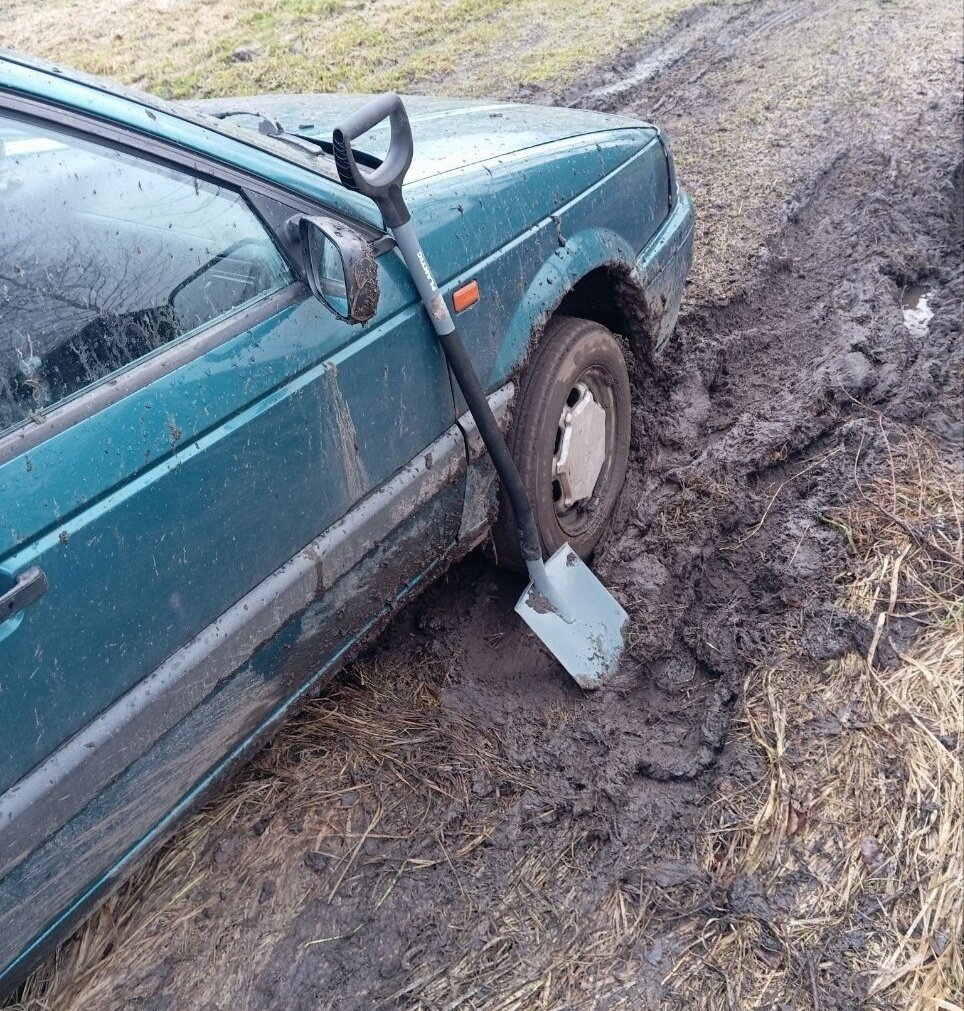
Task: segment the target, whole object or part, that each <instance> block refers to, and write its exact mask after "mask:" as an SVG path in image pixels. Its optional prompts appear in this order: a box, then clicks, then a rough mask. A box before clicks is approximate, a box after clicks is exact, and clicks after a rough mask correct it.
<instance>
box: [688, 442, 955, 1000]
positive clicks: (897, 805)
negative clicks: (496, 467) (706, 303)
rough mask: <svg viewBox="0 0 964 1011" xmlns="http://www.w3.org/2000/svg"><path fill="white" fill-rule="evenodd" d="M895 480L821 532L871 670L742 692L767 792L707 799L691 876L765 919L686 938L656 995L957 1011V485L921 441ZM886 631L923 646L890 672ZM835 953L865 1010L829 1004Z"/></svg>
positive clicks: (766, 674)
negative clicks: (758, 897)
mask: <svg viewBox="0 0 964 1011" xmlns="http://www.w3.org/2000/svg"><path fill="white" fill-rule="evenodd" d="M896 473H897V475H898V477H897V478H896V479H895V480H894V481H893V482H892V483H888V484H886V485H885V484H881V485H880V486H878V487H876V488H874V489H870V490H868V491H867V500H866V501H864V502H862V503H861V505H859V506H858V507H857V508H855V509H853V510H852V511H850V513H849V514H848V515H846V516H843V517H839V518H836V519H835V521H834V525H835V526H839V527H842V528H844V529H846V530H848V531H850V538H851V542H852V543H853V545H854V548H855V551H856V556H857V559H858V565H859V568H858V574H857V577H856V578H855V579H854V580H853V582H852V584H851V585H850V587H849V590H848V592H847V593H846V595H845V598H844V600H843V601H842V604H843V606H844V607H846V608H848V609H849V610H852V611H855V612H858V613H862V614H864V615H865V616H866V617H867V618H868V619H870V621H871V623H872V625H873V627H874V628H875V629H876V633H875V635H874V637H873V639H872V641H871V643H870V646H869V648H868V650H867V653H866V654H865V655H857V654H849V655H848V656H846V657H844V658H842V659H840V660H837V661H833V662H832V663H830V664H828V665H827V666H826V668H825V669H824V671H823V674H822V676H821V677H820V679H819V680H818V681H817V682H816V683H814V680H813V677H812V674H811V673H810V672H809V671H807V670H804V669H799V670H798V669H793V668H788V667H783V668H780V669H768V670H762V671H756V672H754V675H753V676H752V677H751V678H749V679H748V681H747V684H746V686H745V691H746V697H745V706H744V710H743V714H742V717H741V727H740V730H739V733H740V734H741V735H742V737H743V740H744V742H745V743H746V745H747V747H748V748H749V749H750V750H751V751H752V752H755V753H756V755H757V756H758V757H759V759H760V761H761V763H762V765H763V768H764V769H765V774H764V776H763V778H762V780H761V781H760V782H759V783H757V784H756V786H755V788H753V789H751V790H749V791H744V792H739V791H734V790H732V789H728V788H727V785H726V782H725V781H724V782H723V783H722V784H721V791H720V792H721V798H720V800H719V802H718V804H717V807H716V810H715V812H714V815H713V817H712V818H711V821H710V825H709V827H708V830H707V832H706V833H705V835H704V837H703V859H704V865H705V866H706V868H707V870H708V871H709V872H710V873H712V875H713V876H714V878H715V879H716V880H717V881H718V882H719V886H720V887H721V888H724V889H726V888H733V887H734V885H735V884H736V883H745V882H747V881H752V882H756V883H758V884H759V886H760V887H761V889H762V891H763V892H764V893H765V894H766V895H767V896H770V897H776V901H775V902H773V903H771V904H768V905H767V906H766V907H765V908H763V909H761V910H754V909H753V908H752V907H751V908H749V909H747V911H746V912H745V914H744V915H741V916H734V915H732V912H729V913H727V914H724V915H720V916H718V917H710V918H709V919H708V920H707V921H706V922H705V923H704V925H703V927H702V930H701V931H700V932H699V933H698V935H696V936H694V937H693V938H692V939H691V942H690V945H689V946H688V948H687V949H686V954H685V956H684V957H683V958H681V959H680V961H679V962H678V964H677V966H676V970H675V972H674V974H673V977H672V979H671V984H672V986H673V989H674V990H675V992H676V993H677V994H678V995H681V996H683V997H685V998H686V999H687V1000H689V1001H691V1003H690V1005H689V1006H690V1007H692V1008H695V1009H706V1011H710V1009H717V1008H720V1007H734V1008H737V1007H738V1008H741V1009H746V1011H750V1009H755V1008H761V1009H762V1008H772V1007H781V1006H785V1007H807V1008H814V1009H819V1008H821V1007H836V1006H844V1005H841V1004H840V1003H837V1002H839V1001H841V1000H843V1001H845V1002H846V1001H847V1000H851V1001H853V1003H852V1005H850V1006H855V1007H856V1006H861V1007H863V1006H866V1007H871V1008H881V1009H883V1008H899V1009H901V1011H936V1009H943V1011H955V1009H958V1008H960V1004H959V1003H958V1002H959V1000H960V995H961V983H962V981H964V950H962V945H964V893H962V891H961V881H962V880H964V767H962V756H964V625H962V607H961V586H962V583H961V579H962V570H961V565H960V561H958V562H957V563H956V564H952V563H950V562H949V561H948V557H947V556H948V555H949V556H952V557H954V558H956V559H958V560H959V559H960V558H961V552H962V547H964V543H962V533H961V523H962V504H964V481H962V476H961V474H960V470H959V468H957V467H956V466H952V465H948V464H947V463H946V462H945V461H944V460H942V459H941V458H940V457H939V456H938V454H937V453H936V451H935V450H934V449H933V448H931V447H930V446H929V445H928V444H927V443H924V442H921V441H919V440H918V441H915V442H908V443H907V444H905V446H904V448H903V450H902V451H901V452H900V455H899V459H898V461H897V467H896ZM879 506H883V510H881V508H879ZM895 617H899V618H900V619H901V621H903V622H906V623H910V624H912V625H914V626H915V627H916V628H918V629H919V631H918V633H917V635H916V636H915V637H914V638H913V640H912V641H911V642H910V644H908V645H906V646H904V647H899V648H898V649H897V651H896V658H894V652H893V648H892V647H890V645H889V643H888V636H889V634H890V633H889V631H888V630H889V628H890V627H891V626H890V625H889V622H891V621H893V619H894V618H895ZM885 656H889V657H890V658H891V662H890V663H885V662H884V657H885ZM781 900H782V901H781ZM841 952H843V953H845V954H844V958H845V959H846V961H847V962H848V963H849V964H850V965H851V967H852V968H853V969H854V970H855V971H856V973H857V978H859V979H861V980H862V982H863V984H864V986H865V988H866V991H867V996H866V1003H865V1002H864V998H863V994H849V993H842V992H840V991H839V990H835V986H837V984H838V982H839V981H838V980H836V979H834V978H833V968H834V965H835V964H836V963H837V961H838V960H839V958H840V957H841Z"/></svg>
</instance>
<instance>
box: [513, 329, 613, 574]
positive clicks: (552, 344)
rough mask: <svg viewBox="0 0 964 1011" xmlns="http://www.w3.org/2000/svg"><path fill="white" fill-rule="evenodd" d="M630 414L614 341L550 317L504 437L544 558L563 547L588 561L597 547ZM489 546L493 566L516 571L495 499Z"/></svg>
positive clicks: (601, 333) (515, 548) (609, 512)
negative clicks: (529, 505) (496, 515)
mask: <svg viewBox="0 0 964 1011" xmlns="http://www.w3.org/2000/svg"><path fill="white" fill-rule="evenodd" d="M630 412H631V393H630V385H629V374H628V372H627V370H626V361H625V358H624V357H623V352H622V349H621V348H620V346H619V343H618V342H617V341H616V339H615V337H613V335H612V334H611V333H610V332H609V331H608V330H607V329H606V328H605V327H604V326H602V325H600V324H599V323H593V322H591V321H590V320H584V319H574V318H572V317H568V316H556V317H554V318H553V319H552V320H551V321H550V322H549V324H548V325H547V327H546V330H545V333H544V334H543V336H542V339H541V340H540V342H539V345H538V347H537V348H536V351H535V353H534V354H533V356H532V359H531V360H530V361H529V362H528V364H527V365H526V368H525V371H524V373H523V376H522V386H521V389H520V391H519V398H518V400H517V402H516V407H515V416H514V419H513V422H512V430H511V432H510V434H509V449H510V450H511V451H512V456H513V458H514V459H515V462H516V466H517V467H518V468H519V473H520V475H521V476H522V481H523V484H525V487H526V490H527V491H528V493H529V498H530V500H531V501H532V508H533V509H534V511H535V514H536V523H537V524H538V526H539V532H540V534H541V536H542V547H543V550H544V551H545V552H546V553H547V554H552V553H553V552H554V551H555V550H556V549H557V548H558V547H560V546H561V545H562V544H564V543H565V542H566V541H568V542H569V544H570V545H571V546H572V548H573V550H574V551H575V552H576V553H577V554H578V555H579V556H580V557H581V558H584V559H588V558H589V556H590V555H591V554H592V551H593V548H595V546H596V545H597V544H598V543H599V539H600V538H601V537H602V535H603V533H604V532H605V530H606V526H607V524H608V523H609V520H610V518H611V516H612V514H613V510H614V509H615V507H616V503H617V501H618V499H619V494H620V492H621V491H622V487H623V482H624V481H625V479H626V467H627V464H628V461H629V435H630ZM603 446H604V447H605V451H604V452H603ZM493 542H494V546H495V553H496V559H497V561H498V563H499V565H501V566H503V567H504V568H510V569H520V568H522V558H521V555H520V553H519V545H518V540H517V537H516V531H515V519H514V517H513V514H512V507H511V506H510V504H509V502H508V501H507V499H506V497H505V495H504V494H502V495H501V496H500V502H499V518H498V520H497V521H496V525H495V528H494V530H493Z"/></svg>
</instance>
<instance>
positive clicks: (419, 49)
mask: <svg viewBox="0 0 964 1011" xmlns="http://www.w3.org/2000/svg"><path fill="white" fill-rule="evenodd" d="M697 5H698V4H697V2H696V0H634V2H629V3H623V4H618V5H612V4H608V3H603V2H601V0H593V2H590V3H588V4H586V3H581V2H579V0H555V2H550V0H513V2H509V3H505V2H503V0H371V2H368V3H364V4H348V3H345V2H344V0H244V2H242V3H234V2H231V0H211V2H209V3H205V4H197V3H196V2H194V0H167V2H163V3H162V2H158V3H156V4H153V5H151V6H150V7H149V8H148V9H147V10H145V9H144V7H143V6H142V5H140V4H135V3H133V2H132V0H120V2H114V0H55V2H53V3H50V4H45V5H38V4H35V3H33V2H32V0H30V2H28V0H13V3H12V7H9V6H8V10H7V11H6V12H5V17H4V21H3V23H2V24H0V45H6V46H13V47H17V48H22V49H25V50H27V51H30V52H33V53H35V54H37V55H40V56H46V57H50V58H55V59H58V60H64V61H66V62H69V63H73V64H75V65H77V66H79V67H81V68H82V69H84V70H88V71H91V72H93V73H99V74H106V75H108V76H112V77H117V78H120V79H122V80H124V81H125V82H128V83H134V84H137V85H139V86H142V87H146V88H148V89H149V90H152V91H155V92H158V93H159V94H162V95H165V96H167V97H174V98H178V97H186V96H199V95H208V96H214V95H227V94H252V93H255V92H261V91H334V90H348V91H363V92H364V91H380V90H385V89H389V88H394V89H400V90H409V91H411V90H419V89H420V88H422V87H429V86H441V87H442V90H444V91H449V92H451V91H458V92H462V93H465V94H468V95H480V94H492V95H504V94H506V93H509V92H512V91H514V90H516V89H518V88H519V87H522V86H524V85H527V84H541V83H545V82H548V81H551V82H553V84H555V85H558V84H564V83H565V82H566V81H567V80H570V79H572V78H573V77H575V76H578V75H579V74H580V73H582V72H584V71H585V70H586V69H588V67H589V66H591V65H595V64H596V63H598V62H599V61H600V60H602V59H606V58H609V57H611V56H614V55H615V54H617V53H618V52H620V51H621V50H622V49H624V48H626V47H629V46H634V45H638V44H639V43H640V42H641V41H643V40H645V39H646V38H648V37H650V36H652V35H654V34H655V33H657V32H658V31H660V30H661V29H662V28H664V27H665V26H666V25H667V24H668V23H669V22H670V21H671V20H672V19H673V18H674V17H676V16H678V15H679V14H681V13H683V12H685V11H686V10H688V9H690V8H692V7H695V6H697Z"/></svg>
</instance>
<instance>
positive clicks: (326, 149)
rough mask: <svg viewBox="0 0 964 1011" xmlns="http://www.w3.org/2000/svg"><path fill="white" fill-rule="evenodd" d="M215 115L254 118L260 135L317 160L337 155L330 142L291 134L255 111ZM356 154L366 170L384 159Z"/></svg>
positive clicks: (215, 115) (365, 154) (232, 111)
mask: <svg viewBox="0 0 964 1011" xmlns="http://www.w3.org/2000/svg"><path fill="white" fill-rule="evenodd" d="M213 115H214V118H215V119H228V118H229V117H230V116H253V117H254V118H255V119H256V120H257V121H258V133H262V134H264V135H265V136H266V137H272V138H273V139H274V140H280V141H282V142H283V143H285V144H290V145H291V146H292V147H296V148H298V150H299V151H304V152H305V153H306V154H310V155H311V156H312V157H314V158H317V157H318V155H319V154H320V153H324V154H326V155H328V156H329V157H331V158H333V157H334V155H335V149H334V145H333V144H332V142H331V141H330V140H322V139H321V138H320V137H305V136H303V135H302V134H300V133H289V132H288V131H287V130H285V128H284V127H283V126H282V125H281V124H280V123H279V122H278V120H276V119H272V118H271V117H270V116H265V115H264V113H261V112H257V111H256V110H253V109H228V110H227V111H226V112H216V113H214V114H213ZM319 148H320V151H319ZM354 153H355V161H356V162H358V163H359V165H364V166H365V168H373V169H374V168H378V166H379V165H381V163H382V159H381V158H379V157H378V156H377V155H373V154H367V153H366V152H364V151H359V150H358V149H357V148H356V149H354Z"/></svg>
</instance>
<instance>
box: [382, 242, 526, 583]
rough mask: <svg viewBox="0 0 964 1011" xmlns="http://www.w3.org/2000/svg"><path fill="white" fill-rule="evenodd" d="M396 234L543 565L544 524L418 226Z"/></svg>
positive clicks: (522, 542)
mask: <svg viewBox="0 0 964 1011" xmlns="http://www.w3.org/2000/svg"><path fill="white" fill-rule="evenodd" d="M392 234H393V235H394V236H395V242H396V243H397V245H398V251H399V252H400V253H401V254H402V258H403V259H404V260H405V265H406V266H407V267H408V270H409V273H410V274H411V275H412V280H413V281H414V282H415V287H416V288H417V289H418V293H419V295H420V296H421V298H422V302H423V303H424V305H425V308H426V309H427V310H428V314H429V318H430V319H431V320H432V326H433V327H434V328H435V334H436V336H437V337H438V342H439V344H441V345H442V351H443V352H444V353H445V360H446V361H447V362H448V365H449V368H450V369H451V370H452V375H453V376H455V381H456V382H457V383H458V384H459V389H460V390H461V391H462V396H463V397H465V402H466V404H467V405H468V408H469V413H470V414H471V415H472V419H473V420H474V421H475V425H476V428H478V430H479V435H480V436H481V437H482V442H483V443H484V444H485V448H486V449H487V450H488V452H489V456H490V457H491V458H492V463H493V464H494V465H495V470H496V473H497V474H498V475H499V480H500V481H501V482H502V487H503V488H504V489H505V493H506V495H507V496H508V498H509V502H510V503H511V504H512V512H513V515H514V516H515V523H516V530H517V531H518V535H519V548H520V550H521V552H522V557H523V559H525V561H526V562H537V561H538V562H540V563H541V561H542V541H541V540H540V538H539V528H538V527H537V526H536V519H535V514H534V513H533V511H532V503H531V502H530V501H529V496H528V494H527V493H526V489H525V485H524V484H523V483H522V478H521V476H520V475H519V469H518V467H516V465H515V460H513V459H512V454H511V453H510V452H509V447H508V446H507V445H506V444H505V438H504V436H503V435H502V429H501V428H499V423H498V422H497V421H496V420H495V415H494V414H493V413H492V408H491V407H489V399H488V397H486V395H485V390H484V389H482V383H481V382H480V381H479V377H478V374H477V373H476V371H475V366H474V365H473V364H472V359H471V358H470V357H469V353H468V352H467V351H466V350H465V344H464V343H463V342H462V338H461V337H460V336H459V332H458V330H456V328H455V322H454V321H453V319H452V314H451V313H450V312H449V308H448V305H447V304H446V302H445V299H444V298H443V297H442V293H441V292H440V291H439V290H438V284H437V283H436V281H435V278H434V277H433V276H432V272H431V270H430V269H429V266H428V261H427V260H426V259H425V254H424V253H423V252H422V246H421V243H420V242H419V241H418V236H417V235H416V234H415V229H414V228H413V227H412V223H411V222H406V223H405V224H402V225H399V226H397V227H396V228H393V229H392Z"/></svg>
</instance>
